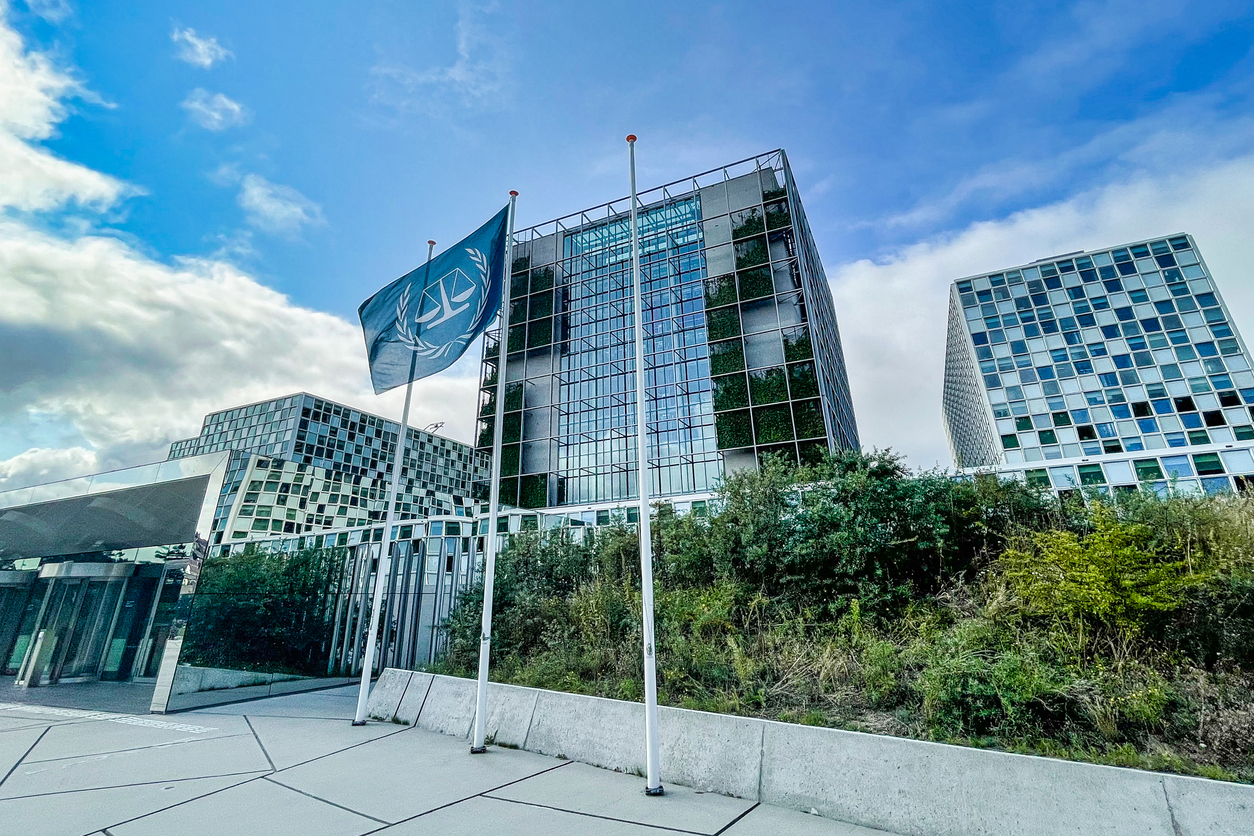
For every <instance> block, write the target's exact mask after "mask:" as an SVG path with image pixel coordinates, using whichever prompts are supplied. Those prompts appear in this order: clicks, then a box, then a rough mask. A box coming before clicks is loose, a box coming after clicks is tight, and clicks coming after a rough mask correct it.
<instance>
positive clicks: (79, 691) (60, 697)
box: [0, 676, 156, 769]
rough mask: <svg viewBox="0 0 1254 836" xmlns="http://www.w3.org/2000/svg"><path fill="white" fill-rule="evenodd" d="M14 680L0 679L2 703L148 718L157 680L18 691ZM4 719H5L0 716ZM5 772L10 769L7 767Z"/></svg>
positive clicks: (9, 678)
mask: <svg viewBox="0 0 1254 836" xmlns="http://www.w3.org/2000/svg"><path fill="white" fill-rule="evenodd" d="M14 678H15V677H12V676H5V677H0V703H4V702H21V703H31V704H33V705H51V706H56V707H58V708H87V709H92V710H94V711H112V712H114V713H116V714H147V713H148V707H149V706H150V705H152V692H153V689H154V688H155V687H156V680H152V679H149V680H141V681H138V682H79V683H75V684H73V685H41V686H39V687H38V688H18V687H16V686H14V684H13V680H14ZM0 716H3V715H0ZM5 768H6V769H7V768H8V767H5Z"/></svg>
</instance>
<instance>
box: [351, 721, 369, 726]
mask: <svg viewBox="0 0 1254 836" xmlns="http://www.w3.org/2000/svg"><path fill="white" fill-rule="evenodd" d="M353 725H354V726H364V725H366V721H365V720H362V721H361V722H358V721H357V720H354V721H353Z"/></svg>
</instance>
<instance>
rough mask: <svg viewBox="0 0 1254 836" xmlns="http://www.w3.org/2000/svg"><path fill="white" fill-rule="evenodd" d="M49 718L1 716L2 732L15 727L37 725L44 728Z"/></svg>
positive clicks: (0, 725) (27, 727)
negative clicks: (31, 718) (35, 718)
mask: <svg viewBox="0 0 1254 836" xmlns="http://www.w3.org/2000/svg"><path fill="white" fill-rule="evenodd" d="M49 722H50V721H48V720H30V719H27V718H25V717H0V734H3V733H4V732H7V731H13V730H14V729H29V728H33V727H35V726H38V727H40V728H43V727H44V726H46V725H48V723H49Z"/></svg>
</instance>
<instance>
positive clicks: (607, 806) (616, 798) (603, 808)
mask: <svg viewBox="0 0 1254 836" xmlns="http://www.w3.org/2000/svg"><path fill="white" fill-rule="evenodd" d="M489 795H490V796H491V797H493V798H500V799H505V800H510V801H522V802H526V803H529V804H538V805H540V806H542V807H553V808H556V809H560V810H567V811H569V812H573V813H586V814H589V815H593V816H599V817H602V818H610V819H621V820H623V821H632V822H637V823H639V824H649V825H653V826H655V827H671V828H677V829H679V830H687V831H689V832H692V833H705V834H714V833H717V832H719V831H720V830H722V829H723V828H724V827H726V826H727V825H728V824H730V823H731V822H732V821H733V820H734V819H735V818H736V817H737V816H739V815H741V814H742V813H744V812H745V811H746V810H748V809H749V808H750V807H752V806H753V804H754V802H752V801H746V800H744V799H741V798H729V797H728V796H725V795H714V794H712V793H699V792H694V791H693V790H690V789H688V788H687V787H681V786H679V785H672V786H668V787H666V794H665V795H663V796H661V797H656V798H650V797H649V796H646V795H645V794H644V779H643V778H640V777H637V776H635V775H623V774H622V773H618V772H608V771H606V770H604V769H597V768H596V767H593V766H587V765H585V764H582V763H572V764H570V765H569V766H566V767H563V768H562V769H558V770H555V771H553V772H546V773H544V774H543V775H537V776H536V777H534V778H528V779H527V780H525V781H519V782H518V783H516V784H512V785H510V786H508V787H505V788H504V789H501V790H496V791H495V792H492V793H489Z"/></svg>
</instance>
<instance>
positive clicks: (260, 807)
mask: <svg viewBox="0 0 1254 836" xmlns="http://www.w3.org/2000/svg"><path fill="white" fill-rule="evenodd" d="M378 827H380V823H379V822H377V821H373V820H372V819H369V818H367V817H365V816H360V815H357V814H356V813H353V812H350V811H348V810H344V809H341V808H339V807H335V806H333V805H331V804H327V803H325V802H323V801H319V800H318V799H315V798H310V797H309V796H307V795H302V794H301V793H299V792H294V791H292V790H290V789H288V788H287V787H282V786H279V785H278V784H275V783H273V782H271V781H267V780H265V779H264V778H263V779H259V780H256V781H249V782H248V783H246V784H241V785H239V786H237V787H233V788H231V789H228V790H225V791H223V792H219V793H215V794H213V795H209V796H206V797H204V798H200V799H197V800H195V801H191V802H188V803H187V804H182V805H179V806H178V807H174V808H171V809H169V810H166V811H164V812H160V813H154V814H153V815H151V816H145V817H144V818H142V819H138V820H136V821H133V822H130V823H128V824H123V825H119V826H117V827H110V828H109V832H110V833H112V834H113V836H169V834H172V833H174V834H179V836H218V834H221V836H240V834H261V833H264V834H266V836H358V834H361V833H365V832H367V831H369V830H374V829H376V828H378Z"/></svg>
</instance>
